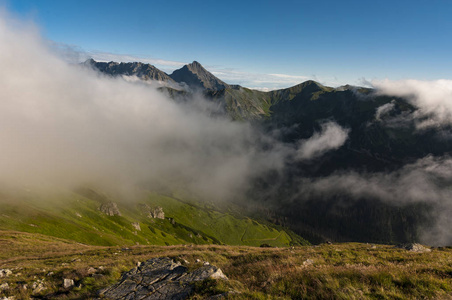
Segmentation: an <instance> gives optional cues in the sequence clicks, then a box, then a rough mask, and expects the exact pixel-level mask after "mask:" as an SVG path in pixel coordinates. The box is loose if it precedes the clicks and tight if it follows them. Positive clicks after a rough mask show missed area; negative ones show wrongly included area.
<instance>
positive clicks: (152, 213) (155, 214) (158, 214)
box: [139, 204, 165, 220]
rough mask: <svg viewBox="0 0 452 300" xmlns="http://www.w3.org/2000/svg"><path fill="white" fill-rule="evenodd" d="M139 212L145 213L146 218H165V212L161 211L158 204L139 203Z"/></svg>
mask: <svg viewBox="0 0 452 300" xmlns="http://www.w3.org/2000/svg"><path fill="white" fill-rule="evenodd" d="M139 207H140V210H141V212H143V213H144V214H146V216H147V217H148V218H151V219H162V220H164V219H165V212H164V211H163V208H161V207H160V206H155V207H150V206H149V205H147V204H140V205H139Z"/></svg>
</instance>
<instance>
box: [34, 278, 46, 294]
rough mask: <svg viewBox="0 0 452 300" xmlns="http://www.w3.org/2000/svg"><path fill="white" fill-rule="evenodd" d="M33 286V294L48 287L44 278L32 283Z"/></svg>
mask: <svg viewBox="0 0 452 300" xmlns="http://www.w3.org/2000/svg"><path fill="white" fill-rule="evenodd" d="M31 288H32V290H33V292H32V293H33V294H38V293H40V292H42V291H44V290H45V289H46V287H45V285H44V279H38V280H36V281H35V282H33V284H32V285H31Z"/></svg>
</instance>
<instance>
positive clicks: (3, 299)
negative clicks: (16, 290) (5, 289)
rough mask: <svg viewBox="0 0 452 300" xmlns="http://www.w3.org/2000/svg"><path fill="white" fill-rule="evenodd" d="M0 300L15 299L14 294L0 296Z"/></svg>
mask: <svg viewBox="0 0 452 300" xmlns="http://www.w3.org/2000/svg"><path fill="white" fill-rule="evenodd" d="M0 300H16V297H15V296H9V297H3V298H0Z"/></svg>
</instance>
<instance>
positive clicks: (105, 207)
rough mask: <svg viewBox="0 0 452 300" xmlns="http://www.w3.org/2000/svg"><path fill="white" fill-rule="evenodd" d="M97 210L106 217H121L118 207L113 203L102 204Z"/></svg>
mask: <svg viewBox="0 0 452 300" xmlns="http://www.w3.org/2000/svg"><path fill="white" fill-rule="evenodd" d="M99 210H100V211H101V212H103V213H104V214H106V215H107V216H111V217H112V216H121V212H120V211H119V209H118V205H117V204H116V203H114V202H107V203H103V204H102V205H101V206H100V207H99Z"/></svg>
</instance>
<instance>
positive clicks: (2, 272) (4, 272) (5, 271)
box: [0, 269, 13, 278]
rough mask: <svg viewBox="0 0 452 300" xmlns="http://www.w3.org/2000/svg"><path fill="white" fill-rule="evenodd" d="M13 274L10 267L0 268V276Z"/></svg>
mask: <svg viewBox="0 0 452 300" xmlns="http://www.w3.org/2000/svg"><path fill="white" fill-rule="evenodd" d="M11 274H13V271H11V270H10V269H0V278H2V277H8V276H9V275H11Z"/></svg>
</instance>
